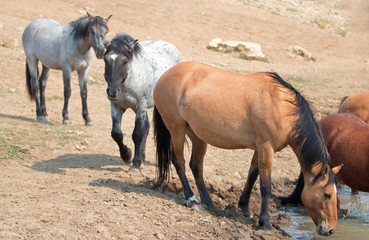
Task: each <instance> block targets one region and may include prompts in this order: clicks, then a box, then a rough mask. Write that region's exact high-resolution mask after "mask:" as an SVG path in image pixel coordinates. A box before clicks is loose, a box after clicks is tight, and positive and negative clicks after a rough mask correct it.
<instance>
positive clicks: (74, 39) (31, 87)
mask: <svg viewBox="0 0 369 240" xmlns="http://www.w3.org/2000/svg"><path fill="white" fill-rule="evenodd" d="M110 17H111V15H110V16H109V17H107V18H105V19H104V18H102V17H99V16H96V17H93V16H91V15H89V14H88V13H87V16H85V17H82V18H80V19H78V20H76V21H73V22H70V23H68V24H67V25H65V26H62V25H60V24H59V23H58V22H56V21H55V20H52V19H49V18H39V19H36V20H34V21H32V22H31V23H30V24H29V25H28V26H27V27H26V29H25V30H24V32H23V35H22V41H23V48H24V52H25V54H26V78H27V88H28V93H29V96H30V97H31V99H34V100H35V102H36V112H37V120H38V121H43V120H49V119H48V115H47V112H46V105H45V88H46V81H47V78H48V77H49V74H50V71H51V69H57V70H62V71H63V81H64V107H63V124H66V125H69V124H70V120H69V116H68V102H69V97H70V96H71V87H70V79H71V73H72V72H73V71H77V72H78V81H79V86H80V93H81V98H82V116H83V118H84V120H85V125H86V126H92V125H93V123H92V121H91V119H90V117H89V115H88V110H87V75H88V70H89V65H90V62H91V60H92V58H93V51H95V54H96V57H97V58H102V57H103V54H104V50H105V45H106V44H107V41H106V40H105V35H106V33H107V31H108V27H107V22H108V21H109V19H110ZM92 49H93V50H92ZM39 61H40V62H41V63H42V73H41V76H40V78H39V79H38V75H39V73H38V62H39ZM38 90H39V91H40V98H39V96H38Z"/></svg>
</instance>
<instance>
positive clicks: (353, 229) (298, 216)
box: [281, 187, 369, 240]
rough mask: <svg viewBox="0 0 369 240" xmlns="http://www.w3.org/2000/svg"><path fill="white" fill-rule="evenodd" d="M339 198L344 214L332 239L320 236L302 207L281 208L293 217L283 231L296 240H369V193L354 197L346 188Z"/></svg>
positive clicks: (339, 194)
mask: <svg viewBox="0 0 369 240" xmlns="http://www.w3.org/2000/svg"><path fill="white" fill-rule="evenodd" d="M338 197H339V199H340V203H341V209H342V210H343V212H344V214H343V215H342V216H340V218H339V220H338V223H337V228H336V231H335V233H334V234H333V235H332V236H331V237H329V238H326V237H321V236H319V235H318V234H317V233H316V232H315V230H316V227H315V225H314V223H313V222H312V220H311V218H310V216H309V215H308V213H307V211H306V210H305V209H304V208H301V207H300V208H299V207H291V206H288V207H283V208H281V212H284V213H287V214H289V215H290V216H291V225H290V226H288V227H283V228H282V229H283V230H284V231H286V232H287V233H288V234H289V235H290V236H291V237H292V238H295V239H330V240H331V239H332V240H333V239H345V240H346V239H369V193H364V192H359V194H357V195H352V194H351V189H350V188H347V187H344V188H340V189H339V190H338Z"/></svg>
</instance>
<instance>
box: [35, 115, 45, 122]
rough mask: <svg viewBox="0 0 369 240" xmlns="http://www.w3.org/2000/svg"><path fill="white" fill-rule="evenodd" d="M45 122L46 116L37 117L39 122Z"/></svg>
mask: <svg viewBox="0 0 369 240" xmlns="http://www.w3.org/2000/svg"><path fill="white" fill-rule="evenodd" d="M43 121H45V117H44V116H37V122H43Z"/></svg>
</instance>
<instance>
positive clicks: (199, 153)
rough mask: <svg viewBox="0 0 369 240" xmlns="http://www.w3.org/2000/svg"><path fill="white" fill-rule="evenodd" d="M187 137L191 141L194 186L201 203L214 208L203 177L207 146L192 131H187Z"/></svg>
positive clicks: (191, 165)
mask: <svg viewBox="0 0 369 240" xmlns="http://www.w3.org/2000/svg"><path fill="white" fill-rule="evenodd" d="M187 135H188V136H189V137H190V139H191V141H192V153H191V161H190V168H191V170H192V173H193V175H194V177H195V181H196V186H197V189H198V191H199V194H200V198H201V203H203V204H205V205H207V206H208V207H210V208H215V206H214V204H213V201H212V200H211V198H210V196H209V193H208V190H207V188H206V185H205V182H204V177H203V166H204V164H203V163H204V156H205V153H206V149H207V144H206V143H205V142H204V141H202V140H201V139H199V138H198V137H197V136H196V135H195V134H194V133H193V132H192V131H188V132H187Z"/></svg>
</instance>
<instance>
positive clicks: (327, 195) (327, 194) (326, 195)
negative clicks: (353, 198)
mask: <svg viewBox="0 0 369 240" xmlns="http://www.w3.org/2000/svg"><path fill="white" fill-rule="evenodd" d="M324 196H325V197H327V198H329V199H330V198H331V197H332V195H331V194H329V193H324Z"/></svg>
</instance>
